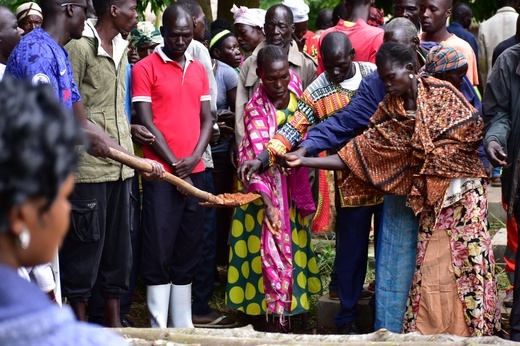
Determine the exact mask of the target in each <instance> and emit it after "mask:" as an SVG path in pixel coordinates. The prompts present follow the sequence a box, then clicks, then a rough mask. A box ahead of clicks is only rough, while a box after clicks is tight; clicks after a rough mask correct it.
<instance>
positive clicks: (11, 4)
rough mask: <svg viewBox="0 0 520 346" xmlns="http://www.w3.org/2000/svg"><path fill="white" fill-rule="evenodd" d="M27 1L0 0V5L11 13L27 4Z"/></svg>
mask: <svg viewBox="0 0 520 346" xmlns="http://www.w3.org/2000/svg"><path fill="white" fill-rule="evenodd" d="M27 1H28V0H0V5H2V6H5V7H8V8H9V9H10V10H11V11H13V12H14V11H16V8H17V7H18V6H20V5H21V4H23V3H24V2H27Z"/></svg>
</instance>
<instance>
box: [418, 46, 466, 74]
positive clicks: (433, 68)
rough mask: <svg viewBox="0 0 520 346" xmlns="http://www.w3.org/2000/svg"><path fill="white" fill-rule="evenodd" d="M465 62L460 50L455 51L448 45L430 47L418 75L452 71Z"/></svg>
mask: <svg viewBox="0 0 520 346" xmlns="http://www.w3.org/2000/svg"><path fill="white" fill-rule="evenodd" d="M467 64H468V63H467V61H466V58H465V57H464V54H462V53H461V52H457V51H456V50H455V49H453V48H452V47H449V46H443V45H438V46H435V47H433V48H432V49H430V52H429V53H428V56H427V57H426V63H425V64H424V66H423V68H421V72H420V73H419V75H420V76H421V77H425V76H433V75H435V74H436V73H442V72H446V71H452V70H455V69H458V68H459V67H462V66H464V65H467Z"/></svg>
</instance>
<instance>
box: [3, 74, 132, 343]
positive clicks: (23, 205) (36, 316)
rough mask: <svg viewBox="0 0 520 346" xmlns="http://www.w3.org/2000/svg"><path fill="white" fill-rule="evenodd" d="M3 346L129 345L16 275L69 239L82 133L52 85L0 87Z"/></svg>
mask: <svg viewBox="0 0 520 346" xmlns="http://www.w3.org/2000/svg"><path fill="white" fill-rule="evenodd" d="M0 114H2V116H1V117H0V277H1V278H2V280H0V344H1V345H68V344H71V343H73V344H74V345H126V343H125V342H124V340H123V339H121V338H119V337H117V336H116V335H114V334H112V333H110V332H108V331H105V330H102V329H100V328H96V327H93V326H89V325H87V324H86V323H80V322H78V321H76V319H75V317H74V315H73V313H72V311H71V310H70V309H69V308H63V309H60V308H59V307H58V305H57V304H55V303H52V302H51V301H50V300H49V299H48V298H47V297H46V296H45V295H44V293H43V292H42V291H41V290H40V289H39V288H38V286H36V285H34V284H31V283H29V282H27V281H26V280H24V279H23V278H21V277H20V276H18V274H17V269H18V268H20V267H22V266H24V267H31V266H35V265H38V264H42V263H47V262H50V261H51V260H52V258H53V257H54V256H55V254H56V251H57V249H58V247H59V246H60V245H61V243H62V241H63V238H64V237H65V234H66V233H67V230H68V227H69V220H70V211H71V206H70V202H69V200H68V199H67V198H68V196H69V194H70V193H71V192H72V190H73V188H74V177H73V172H74V170H75V168H76V164H77V154H76V150H75V145H76V144H81V143H80V142H79V141H78V138H82V136H81V131H80V128H79V126H78V124H76V121H75V120H74V116H73V114H72V113H70V112H69V111H67V110H66V109H65V108H64V107H63V106H61V105H60V103H59V101H58V100H56V98H55V96H54V93H53V90H52V88H51V87H49V86H37V87H32V86H29V85H28V84H26V83H25V82H20V81H15V80H12V79H10V78H5V79H4V80H3V81H2V83H1V84H0Z"/></svg>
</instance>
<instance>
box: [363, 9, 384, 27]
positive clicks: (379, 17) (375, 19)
mask: <svg viewBox="0 0 520 346" xmlns="http://www.w3.org/2000/svg"><path fill="white" fill-rule="evenodd" d="M367 24H368V25H370V26H375V27H376V28H379V27H380V26H381V25H384V24H385V14H384V12H383V11H382V10H380V9H378V8H375V7H371V8H370V15H369V16H368V19H367Z"/></svg>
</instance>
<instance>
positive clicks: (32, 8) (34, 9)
mask: <svg viewBox="0 0 520 346" xmlns="http://www.w3.org/2000/svg"><path fill="white" fill-rule="evenodd" d="M30 15H35V16H38V17H40V18H41V19H42V20H43V14H42V9H41V7H40V6H38V4H37V3H35V2H26V3H23V4H21V5H20V6H18V8H17V9H16V19H17V20H18V21H21V20H22V19H24V18H25V17H27V16H30Z"/></svg>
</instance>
